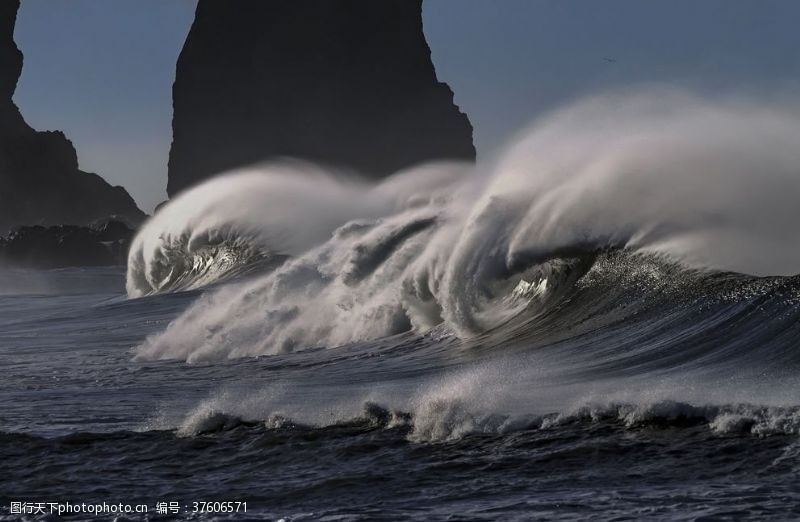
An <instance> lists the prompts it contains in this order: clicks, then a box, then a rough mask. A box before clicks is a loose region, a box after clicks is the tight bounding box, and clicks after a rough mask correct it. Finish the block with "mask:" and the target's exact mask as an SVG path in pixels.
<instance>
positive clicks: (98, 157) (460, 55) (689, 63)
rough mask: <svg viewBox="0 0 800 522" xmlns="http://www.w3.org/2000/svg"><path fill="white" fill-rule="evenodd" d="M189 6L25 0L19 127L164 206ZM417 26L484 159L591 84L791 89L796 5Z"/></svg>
mask: <svg viewBox="0 0 800 522" xmlns="http://www.w3.org/2000/svg"><path fill="white" fill-rule="evenodd" d="M194 5H195V1H194V0H70V1H65V0H23V2H22V9H21V10H20V13H19V17H18V21H17V27H16V34H15V38H16V40H17V43H18V45H19V47H20V48H21V49H22V51H23V53H24V54H25V65H24V68H23V73H22V78H21V79H20V83H19V85H18V88H17V93H16V95H15V100H16V102H17V103H18V104H19V105H20V108H21V109H22V112H23V114H24V115H25V117H26V119H27V120H28V122H29V123H30V124H31V125H33V126H34V127H35V128H37V129H61V130H64V131H65V132H66V133H67V136H68V137H69V138H70V139H71V140H72V141H73V143H74V144H75V146H76V148H77V150H78V156H79V160H80V163H81V168H83V169H84V170H89V171H95V172H98V173H99V174H101V175H102V176H104V177H105V178H106V179H108V180H109V181H110V182H112V183H114V184H120V185H123V186H125V187H126V188H127V189H128V190H129V191H130V192H131V194H132V195H133V196H134V197H135V198H136V200H137V201H138V202H139V204H140V206H142V207H143V209H145V210H146V211H150V210H152V207H153V206H154V205H155V204H156V203H158V202H160V201H162V200H163V199H165V197H166V195H165V191H164V189H165V186H166V162H167V154H168V151H169V145H170V141H171V117H172V114H171V111H172V109H171V87H172V81H173V78H174V69H175V60H176V59H177V56H178V53H179V52H180V48H181V46H182V44H183V40H184V38H185V36H186V33H187V32H188V30H189V26H190V25H191V21H192V17H193V13H194ZM423 17H424V24H425V32H426V36H427V38H428V42H429V43H430V45H431V48H432V52H433V59H434V62H435V64H436V67H437V72H438V75H439V78H440V80H442V81H446V82H448V83H449V84H450V85H451V87H452V88H453V90H454V91H455V92H456V102H457V103H458V104H459V105H460V106H461V107H462V109H463V110H464V111H466V112H467V113H468V114H469V116H470V119H471V120H472V122H473V125H474V126H475V139H476V145H477V146H478V152H479V155H481V156H482V157H489V156H491V155H492V153H493V152H494V151H496V150H497V149H498V147H500V146H501V145H502V144H503V143H504V142H505V141H506V140H507V139H508V137H509V136H510V135H513V134H514V133H515V132H516V131H518V130H519V129H520V128H522V127H524V126H525V125H526V124H528V123H529V122H530V121H531V120H533V119H534V118H535V117H536V116H537V115H540V114H541V113H542V112H543V111H548V110H550V109H552V108H555V107H557V106H558V105H559V104H563V103H566V102H568V101H569V100H570V99H573V98H576V97H579V96H581V95H585V94H589V93H592V92H596V91H598V90H603V89H611V88H614V87H618V86H626V85H635V84H641V83H667V84H672V85H676V84H677V85H684V86H687V87H690V88H692V89H695V90H700V91H704V92H707V93H711V94H712V95H717V94H720V93H737V92H746V93H750V94H751V95H753V96H772V95H774V94H775V93H779V92H780V93H783V94H785V93H786V92H800V90H799V89H800V30H798V29H797V21H798V20H800V2H795V1H793V0H669V1H667V0H663V1H658V2H657V1H651V0H605V1H603V2H599V1H589V0H425V2H424V8H423ZM607 59H609V60H607Z"/></svg>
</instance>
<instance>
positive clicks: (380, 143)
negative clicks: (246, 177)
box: [167, 0, 475, 196]
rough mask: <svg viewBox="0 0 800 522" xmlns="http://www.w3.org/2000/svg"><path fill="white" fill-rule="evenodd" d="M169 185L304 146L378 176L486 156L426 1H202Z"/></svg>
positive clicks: (183, 66)
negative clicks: (428, 21)
mask: <svg viewBox="0 0 800 522" xmlns="http://www.w3.org/2000/svg"><path fill="white" fill-rule="evenodd" d="M173 106H174V115H173V143H172V149H171V151H170V158H169V182H168V187H167V192H168V193H169V194H170V196H174V195H175V194H176V193H177V192H179V191H180V190H182V189H184V188H186V187H188V186H191V185H193V184H195V183H197V182H199V181H202V180H204V179H206V178H208V177H209V176H212V175H214V174H216V173H218V172H221V171H224V170H227V169H231V168H235V167H237V166H242V165H246V164H251V163H255V162H259V161H262V160H266V159H270V158H276V157H296V158H302V159H306V160H311V161H316V162H320V163H323V164H328V165H332V166H337V167H344V168H347V169H350V170H355V171H358V172H360V173H361V174H363V175H365V176H368V177H373V178H379V177H383V176H386V175H388V174H390V173H392V172H395V171H397V170H398V169H402V168H404V167H408V166H411V165H414V164H417V163H420V162H424V161H426V160H432V159H439V158H459V159H469V160H472V159H474V158H475V148H474V146H473V144H472V126H471V125H470V122H469V120H468V119H467V117H466V115H464V114H463V113H461V112H460V111H459V109H458V107H456V106H455V104H454V103H453V92H452V91H451V90H450V88H449V87H448V86H447V85H446V84H444V83H441V82H439V81H438V80H437V78H436V72H435V70H434V67H433V62H432V61H431V52H430V48H429V47H428V44H427V42H426V41H425V37H424V35H423V32H422V2H421V0H380V1H375V0H338V1H335V2H333V1H319V0H272V1H269V2H264V1H261V0H239V1H236V2H229V1H226V0H200V1H199V2H198V5H197V11H196V15H195V20H194V23H193V25H192V28H191V30H190V32H189V35H188V37H187V39H186V42H185V44H184V47H183V50H182V52H181V54H180V57H179V59H178V64H177V68H176V78H175V84H174V87H173Z"/></svg>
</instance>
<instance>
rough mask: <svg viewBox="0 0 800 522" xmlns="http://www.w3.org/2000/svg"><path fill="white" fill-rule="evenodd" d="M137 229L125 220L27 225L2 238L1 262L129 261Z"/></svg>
mask: <svg viewBox="0 0 800 522" xmlns="http://www.w3.org/2000/svg"><path fill="white" fill-rule="evenodd" d="M133 234H134V231H133V230H132V229H130V228H128V226H127V225H125V224H124V223H122V222H121V221H109V222H106V223H102V224H98V225H92V226H88V227H85V226H75V225H58V226H51V227H43V226H27V227H21V228H19V229H18V230H16V231H14V232H12V233H11V234H9V236H8V237H7V238H0V266H3V265H10V266H25V267H33V268H62V267H68V266H109V265H125V264H126V263H127V257H128V249H129V248H130V244H131V240H132V239H133Z"/></svg>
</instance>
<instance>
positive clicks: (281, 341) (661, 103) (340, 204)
mask: <svg viewBox="0 0 800 522" xmlns="http://www.w3.org/2000/svg"><path fill="white" fill-rule="evenodd" d="M799 137H800V111H799V110H798V106H797V105H796V104H794V103H781V104H776V105H765V104H760V103H754V102H748V101H746V100H742V99H728V100H715V101H711V100H706V99H701V98H697V97H693V96H691V95H689V94H686V93H682V92H675V91H662V90H652V89H651V90H644V91H642V90H640V91H636V92H625V93H622V94H611V95H604V96H597V97H593V98H589V99H586V100H583V101H580V102H578V103H576V104H573V105H571V106H569V107H566V108H564V109H561V110H559V111H556V112H554V113H552V114H551V115H549V116H547V117H545V118H543V119H541V120H540V121H538V122H537V123H536V124H535V125H533V126H532V127H531V128H530V129H528V130H527V131H526V132H525V133H523V134H522V135H521V138H520V139H519V140H518V141H517V142H516V143H515V144H514V145H513V146H511V147H510V148H509V149H508V150H507V151H506V152H505V153H504V154H503V155H502V156H501V157H500V159H499V160H498V161H497V162H496V164H494V165H491V166H484V167H481V168H478V169H474V170H473V169H468V168H463V169H462V170H463V172H462V173H461V175H460V176H458V175H457V173H456V174H454V168H453V166H452V165H448V166H440V167H436V166H428V167H423V168H420V169H413V170H411V171H409V172H405V173H399V174H397V175H396V176H395V177H393V178H392V179H390V180H387V181H385V182H383V183H381V184H378V185H377V186H370V185H368V184H366V183H363V182H354V181H342V180H341V179H340V178H338V177H337V176H336V175H334V174H330V173H328V172H326V171H325V170H323V169H321V168H315V167H310V166H307V165H291V164H289V165H284V166H281V167H280V168H279V169H278V170H273V168H272V167H270V168H266V169H262V170H261V171H260V172H258V173H254V174H249V175H244V176H238V177H233V178H230V177H228V178H220V179H217V180H213V181H211V182H209V183H207V184H205V185H203V186H200V187H198V188H196V189H195V190H193V191H190V192H188V193H186V194H185V195H184V196H182V197H181V198H179V199H178V200H176V201H175V202H173V203H170V205H169V206H167V208H165V209H164V210H163V211H162V212H160V213H159V214H158V215H157V216H156V217H155V218H154V219H153V220H152V221H151V222H149V223H148V224H147V225H146V226H145V227H144V229H143V230H142V231H141V232H140V234H139V236H137V238H136V241H135V244H134V248H133V249H132V252H131V257H130V263H129V273H128V289H129V294H130V295H131V296H138V295H142V294H145V293H148V292H152V291H158V290H159V289H161V288H165V287H167V288H168V287H169V285H164V284H163V281H165V280H168V279H169V278H170V277H171V276H170V275H169V274H171V273H172V272H171V271H172V270H174V268H173V267H174V264H175V263H174V261H173V259H172V258H171V257H170V252H181V255H185V254H184V252H188V253H189V254H190V255H193V253H194V252H196V251H197V248H196V244H198V243H199V244H200V245H203V246H205V245H207V244H209V243H215V244H218V243H219V239H218V238H220V237H222V238H224V240H225V241H234V242H237V241H243V242H244V244H246V245H257V248H258V249H259V250H260V251H268V252H271V253H274V254H282V255H289V256H291V259H290V260H289V261H287V262H286V263H284V264H283V265H282V266H281V267H280V268H278V269H276V270H275V271H273V272H271V273H270V274H266V275H263V276H262V277H260V278H258V279H256V280H253V281H249V282H246V283H242V284H239V285H231V286H228V287H226V288H223V289H220V290H219V291H217V292H213V293H211V294H209V295H206V296H204V297H202V298H201V299H199V300H198V301H197V302H196V303H195V305H194V306H192V307H191V308H190V309H189V310H188V311H187V312H186V313H185V314H184V315H183V316H182V317H180V318H178V319H177V320H176V321H174V322H173V323H172V324H171V325H170V326H169V328H167V330H166V331H165V332H163V333H162V334H160V335H156V336H154V337H151V338H150V339H148V340H147V341H146V342H145V343H144V344H143V345H142V346H141V347H140V348H139V349H138V352H137V353H138V357H140V358H144V359H151V358H181V359H186V360H189V361H198V360H207V359H219V358H230V357H240V356H247V355H259V354H267V353H276V352H280V351H290V350H295V349H298V348H304V347H310V346H322V345H324V346H335V345H340V344H344V343H348V342H352V341H360V340H366V339H375V338H379V337H383V336H386V335H391V334H395V333H399V332H403V331H407V330H416V331H419V332H422V331H426V330H428V329H430V328H432V327H435V326H437V325H443V326H442V327H443V328H445V330H447V331H450V332H453V333H455V334H457V335H459V336H462V337H469V336H471V335H474V334H477V333H480V332H483V331H486V330H487V329H490V328H493V327H495V326H498V325H500V324H502V323H503V322H504V321H506V320H508V319H509V318H511V317H513V316H514V315H515V314H518V313H519V312H520V311H521V310H523V309H524V306H522V307H521V306H520V303H519V302H516V301H515V300H513V299H508V296H509V294H510V293H511V292H513V290H514V289H515V288H519V282H520V280H521V279H522V280H523V281H524V282H525V285H535V287H536V288H545V287H546V288H547V290H546V291H545V292H544V294H550V293H552V292H555V291H557V289H558V288H557V286H556V285H551V284H548V283H544V284H543V283H542V281H543V279H546V278H548V277H553V275H554V273H555V274H556V275H557V272H558V269H557V267H556V268H554V266H553V265H552V264H548V262H549V261H552V260H559V259H561V258H566V257H570V256H574V255H576V254H580V253H585V252H591V251H597V250H600V249H605V248H608V247H615V248H626V249H629V250H633V251H638V252H646V253H651V254H658V255H663V256H667V257H668V258H670V259H672V260H674V261H679V262H681V263H684V264H686V265H690V266H695V267H699V268H703V269H714V270H733V271H737V272H742V273H748V274H755V275H768V274H783V275H789V274H794V273H796V272H798V267H800V242H798V241H796V238H797V229H796V223H797V222H798V218H800V208H798V206H797V204H796V202H797V201H798V200H800V172H799V169H800V138H799ZM198 238H200V239H199V240H198ZM209 238H212V240H209ZM242 238H244V239H242ZM176 242H177V243H180V244H181V245H184V244H185V245H186V246H181V248H178V249H175V248H173V246H172V245H174V244H175V243H176ZM164 274H167V275H164ZM523 286H524V285H523ZM546 297H547V296H546V295H542V293H541V292H539V293H538V294H537V296H536V297H535V298H536V299H540V300H541V299H546Z"/></svg>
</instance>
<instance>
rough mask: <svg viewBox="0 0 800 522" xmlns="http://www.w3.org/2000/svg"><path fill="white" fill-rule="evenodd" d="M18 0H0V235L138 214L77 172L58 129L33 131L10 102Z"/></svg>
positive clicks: (117, 191) (121, 192)
mask: <svg viewBox="0 0 800 522" xmlns="http://www.w3.org/2000/svg"><path fill="white" fill-rule="evenodd" d="M18 9H19V0H2V1H0V236H2V235H4V234H5V232H6V231H7V230H8V229H9V228H10V227H13V226H16V225H55V224H59V225H60V224H73V225H83V224H88V223H90V222H92V221H95V220H102V219H106V218H108V217H110V216H117V217H119V218H122V219H124V220H126V221H128V222H129V223H131V224H136V223H138V222H140V221H141V220H142V219H143V218H144V214H143V213H142V211H141V210H139V208H137V206H136V203H134V201H133V199H132V198H131V197H130V196H129V195H128V193H127V192H126V191H125V189H123V188H122V187H112V186H111V185H109V184H108V183H106V182H105V181H104V180H103V179H102V178H101V177H100V176H98V175H96V174H91V173H87V172H83V171H81V170H78V157H77V154H76V152H75V148H74V147H73V146H72V143H71V142H70V141H69V140H68V139H67V138H66V137H65V136H64V134H63V133H61V132H58V131H47V132H37V131H35V130H33V129H32V128H31V127H30V126H29V125H28V124H27V123H25V120H24V119H23V117H22V115H21V114H20V112H19V109H18V108H17V106H16V105H15V104H14V102H13V101H12V97H13V95H14V90H15V89H16V85H17V80H18V79H19V75H20V73H21V72H22V53H21V52H20V51H19V49H18V48H17V46H16V44H15V43H14V24H15V22H16V18H17V10H18Z"/></svg>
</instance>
